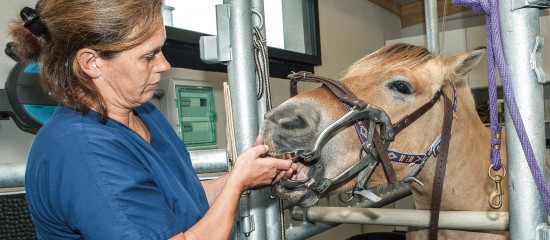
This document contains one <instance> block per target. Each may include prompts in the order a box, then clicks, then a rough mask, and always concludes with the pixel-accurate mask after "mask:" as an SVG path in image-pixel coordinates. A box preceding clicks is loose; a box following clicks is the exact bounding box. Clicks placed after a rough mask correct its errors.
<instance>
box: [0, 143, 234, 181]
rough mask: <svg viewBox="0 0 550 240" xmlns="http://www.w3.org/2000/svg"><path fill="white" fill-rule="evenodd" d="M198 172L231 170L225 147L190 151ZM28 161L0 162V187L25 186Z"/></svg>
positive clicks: (194, 166)
mask: <svg viewBox="0 0 550 240" xmlns="http://www.w3.org/2000/svg"><path fill="white" fill-rule="evenodd" d="M189 154H190V155H191V159H192V161H191V162H192V164H193V168H194V169H195V171H196V172H197V174H204V173H217V172H227V171H229V165H230V159H229V155H228V154H227V150H225V149H211V150H196V151H189ZM26 166H27V163H25V162H21V163H4V164H0V189H1V188H16V187H24V186H25V168H26Z"/></svg>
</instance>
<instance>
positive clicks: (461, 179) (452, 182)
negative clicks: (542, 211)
mask: <svg viewBox="0 0 550 240" xmlns="http://www.w3.org/2000/svg"><path fill="white" fill-rule="evenodd" d="M463 105H464V104H463ZM472 105H473V104H472ZM467 106H468V105H467V104H466V105H465V106H462V107H463V109H461V108H460V107H461V106H460V105H459V108H458V110H457V112H455V117H454V120H453V126H452V131H451V142H450V146H449V152H448V157H447V164H446V173H445V178H444V187H443V199H442V209H449V210H450V209H478V208H481V209H483V208H484V207H485V206H487V204H486V203H487V197H486V196H487V194H486V193H487V191H488V189H490V188H491V187H494V183H491V182H490V181H487V171H488V168H489V166H490V162H489V153H490V142H491V133H490V129H489V128H487V127H486V126H484V125H483V123H482V122H481V121H480V120H479V117H477V115H475V116H473V115H472V114H477V112H475V109H473V108H471V109H470V108H467ZM503 147H504V146H503ZM427 161H428V162H426V165H425V166H424V168H423V169H422V171H421V172H420V173H419V175H418V179H419V180H420V181H422V182H423V183H424V186H420V185H417V184H414V183H413V184H412V185H411V188H412V190H413V195H414V198H415V204H416V206H417V208H420V209H429V207H430V203H431V195H432V187H433V182H434V178H435V169H436V163H437V157H433V156H432V157H430V158H429V159H428V160H427ZM491 184H492V185H493V186H491ZM460 199H464V200H460ZM472 199H475V200H474V202H472Z"/></svg>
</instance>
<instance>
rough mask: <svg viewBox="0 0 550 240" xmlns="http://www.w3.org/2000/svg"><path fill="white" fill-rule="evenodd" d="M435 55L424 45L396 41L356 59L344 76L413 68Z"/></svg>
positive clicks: (350, 76) (360, 75)
mask: <svg viewBox="0 0 550 240" xmlns="http://www.w3.org/2000/svg"><path fill="white" fill-rule="evenodd" d="M435 57H436V55H434V54H433V53H431V52H430V51H428V50H427V49H426V48H424V47H420V46H414V45H409V44H403V43H396V44H393V45H389V46H385V47H383V48H381V49H379V50H378V51H376V52H373V53H372V54H369V55H367V56H365V57H363V58H362V59H359V60H358V61H356V62H355V63H354V64H352V65H351V66H350V67H349V68H348V69H347V70H346V72H345V73H344V78H354V77H362V76H364V75H367V74H376V73H384V72H389V71H392V70H395V69H397V68H414V67H416V66H418V65H422V64H424V63H426V62H427V61H429V60H432V59H434V58H435Z"/></svg>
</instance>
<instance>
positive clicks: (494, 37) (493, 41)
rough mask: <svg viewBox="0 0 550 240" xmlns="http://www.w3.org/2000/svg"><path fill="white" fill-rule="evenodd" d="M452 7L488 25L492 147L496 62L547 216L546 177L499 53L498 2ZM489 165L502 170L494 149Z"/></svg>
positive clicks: (464, 1) (465, 0)
mask: <svg viewBox="0 0 550 240" xmlns="http://www.w3.org/2000/svg"><path fill="white" fill-rule="evenodd" d="M453 4H455V5H460V6H467V7H472V8H473V9H474V11H476V12H480V13H485V14H486V16H487V18H486V24H487V67H488V74H489V83H488V87H489V101H490V108H489V111H490V119H491V133H492V134H491V135H492V137H491V146H494V145H495V144H499V145H500V139H499V138H497V137H496V135H497V134H500V131H501V128H502V127H501V126H500V125H499V124H498V116H497V104H496V98H497V96H496V95H497V94H496V91H497V90H496V73H495V69H494V65H495V59H496V65H497V67H498V70H499V73H500V76H501V78H500V80H501V81H502V88H503V90H504V98H505V101H506V105H507V106H508V109H509V110H510V117H511V118H512V122H513V123H514V127H515V128H516V132H517V134H518V138H519V140H520V143H521V147H522V149H523V153H524V154H525V158H526V160H527V165H529V169H530V170H531V174H532V175H533V179H534V180H535V184H536V185H537V189H538V191H539V193H540V195H541V197H542V199H543V200H544V203H545V206H546V211H547V214H548V213H550V193H549V192H548V188H547V187H546V181H545V177H544V176H542V174H541V171H540V169H539V166H538V164H537V161H536V158H535V154H534V153H533V148H532V147H531V143H530V141H529V137H528V136H527V132H526V130H525V126H524V125H523V120H522V118H521V114H520V112H519V109H518V105H517V104H516V99H515V97H514V92H513V89H512V84H511V83H510V79H509V75H508V69H507V68H506V63H505V60H504V54H503V52H502V43H501V41H500V25H499V13H498V1H496V0H453ZM491 164H492V165H493V169H494V170H498V169H500V168H501V166H502V163H501V160H500V152H499V151H498V150H496V149H495V148H494V147H491Z"/></svg>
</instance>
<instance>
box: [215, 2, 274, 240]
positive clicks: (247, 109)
mask: <svg viewBox="0 0 550 240" xmlns="http://www.w3.org/2000/svg"><path fill="white" fill-rule="evenodd" d="M228 3H229V4H230V5H229V8H230V10H229V14H230V17H229V26H230V39H231V61H229V62H228V64H227V74H228V82H229V89H230V91H231V102H233V103H237V104H233V125H234V128H235V129H234V131H235V134H234V135H235V145H236V149H237V154H241V153H242V152H243V151H244V150H246V149H247V148H249V147H251V146H252V144H253V143H254V140H255V139H256V137H257V135H258V122H259V120H258V112H257V101H256V91H257V84H256V76H255V74H254V51H253V45H252V17H251V14H252V12H251V9H252V7H251V3H250V1H249V0H224V4H228ZM241 201H242V202H241V203H240V204H239V211H238V213H239V214H241V216H240V217H239V219H238V220H239V221H240V223H239V225H240V226H249V225H250V226H257V227H256V228H253V231H252V232H249V233H243V232H241V231H240V229H237V231H236V232H235V234H236V235H237V238H244V237H246V238H247V239H258V240H259V239H266V231H265V229H266V228H264V227H263V226H265V225H266V224H265V206H264V205H265V203H264V197H263V195H262V193H261V191H250V194H243V195H242V197H241ZM244 221H253V222H252V223H249V222H247V223H245V222H244ZM254 229H255V230H254ZM247 235H248V236H247Z"/></svg>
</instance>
